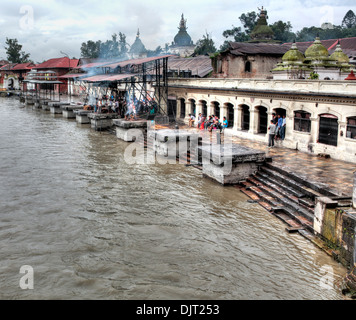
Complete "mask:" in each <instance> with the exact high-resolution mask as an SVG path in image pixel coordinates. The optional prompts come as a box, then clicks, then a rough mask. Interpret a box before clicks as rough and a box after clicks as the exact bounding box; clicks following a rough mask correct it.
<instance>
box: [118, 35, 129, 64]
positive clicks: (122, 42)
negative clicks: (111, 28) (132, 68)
mask: <svg viewBox="0 0 356 320" xmlns="http://www.w3.org/2000/svg"><path fill="white" fill-rule="evenodd" d="M127 52H128V49H127V42H126V35H125V34H123V33H121V32H119V57H120V58H126V57H127Z"/></svg>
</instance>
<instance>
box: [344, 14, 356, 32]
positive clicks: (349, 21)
mask: <svg viewBox="0 0 356 320" xmlns="http://www.w3.org/2000/svg"><path fill="white" fill-rule="evenodd" d="M341 26H342V27H344V28H348V29H350V28H354V27H356V16H355V14H354V12H353V11H352V10H349V11H347V13H346V14H345V17H344V19H343V20H342V23H341Z"/></svg>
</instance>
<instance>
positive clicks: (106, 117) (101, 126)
mask: <svg viewBox="0 0 356 320" xmlns="http://www.w3.org/2000/svg"><path fill="white" fill-rule="evenodd" d="M87 116H88V118H89V119H90V124H91V128H92V129H94V130H96V131H102V130H107V129H109V128H111V127H112V126H113V120H114V119H116V118H117V117H118V115H117V113H94V112H92V113H88V115H87Z"/></svg>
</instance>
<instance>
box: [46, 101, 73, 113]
mask: <svg viewBox="0 0 356 320" xmlns="http://www.w3.org/2000/svg"><path fill="white" fill-rule="evenodd" d="M65 105H69V102H59V101H51V102H48V106H49V109H50V111H51V113H53V114H62V113H63V110H62V106H65Z"/></svg>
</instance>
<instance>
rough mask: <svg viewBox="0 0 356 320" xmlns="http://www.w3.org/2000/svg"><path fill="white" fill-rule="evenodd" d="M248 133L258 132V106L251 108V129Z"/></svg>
mask: <svg viewBox="0 0 356 320" xmlns="http://www.w3.org/2000/svg"><path fill="white" fill-rule="evenodd" d="M248 133H251V134H257V133H258V110H256V108H253V109H252V110H250V130H249V131H248Z"/></svg>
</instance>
